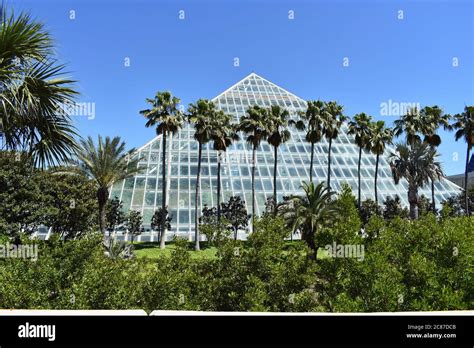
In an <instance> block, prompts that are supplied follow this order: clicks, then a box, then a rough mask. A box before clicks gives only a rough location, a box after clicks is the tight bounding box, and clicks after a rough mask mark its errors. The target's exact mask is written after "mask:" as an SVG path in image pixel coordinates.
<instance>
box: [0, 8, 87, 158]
mask: <svg viewBox="0 0 474 348" xmlns="http://www.w3.org/2000/svg"><path fill="white" fill-rule="evenodd" d="M53 53H54V48H53V45H52V39H51V37H50V35H49V33H48V32H47V31H46V30H45V29H44V26H43V24H41V23H39V22H36V21H34V20H33V19H32V18H31V17H30V16H29V15H28V14H25V13H20V14H19V15H18V16H14V15H13V14H11V15H7V14H6V12H5V10H4V8H2V7H1V5H0V86H1V87H0V138H2V146H1V148H2V149H6V150H15V151H24V152H26V153H27V154H28V155H29V156H31V157H32V158H33V160H34V164H35V165H36V166H39V167H46V166H48V165H57V164H60V163H62V162H67V161H68V160H69V159H71V158H72V155H73V154H74V152H75V151H76V150H77V148H78V146H77V143H76V141H75V139H74V137H75V136H77V133H76V130H75V128H74V127H73V125H72V120H71V118H70V116H69V115H68V114H67V113H66V112H64V106H65V105H73V102H74V98H75V97H76V95H77V92H76V91H75V90H74V89H73V87H72V85H73V83H74V81H72V80H69V79H67V78H65V77H64V66H63V65H60V64H57V62H56V60H55V59H54V58H53V57H52V55H53Z"/></svg>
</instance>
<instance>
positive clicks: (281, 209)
mask: <svg viewBox="0 0 474 348" xmlns="http://www.w3.org/2000/svg"><path fill="white" fill-rule="evenodd" d="M302 188H303V191H304V195H303V196H291V197H289V198H288V199H287V200H285V201H284V202H282V203H280V204H279V205H278V213H279V215H280V216H281V217H282V218H283V220H284V221H285V224H286V225H287V227H289V228H290V229H291V230H292V233H294V232H295V231H300V232H301V239H303V240H304V241H305V242H306V244H307V245H308V247H309V248H310V249H311V250H312V255H310V257H311V258H312V259H316V258H317V254H318V247H317V245H316V242H315V236H316V233H317V232H319V231H321V229H322V228H324V227H326V226H328V225H329V224H330V223H331V221H334V220H335V219H336V217H337V208H336V205H335V203H334V201H333V200H331V197H332V192H331V191H330V190H329V188H328V187H325V184H324V182H322V183H320V184H318V185H317V186H315V185H314V183H312V182H310V183H309V184H308V183H306V182H303V184H302Z"/></svg>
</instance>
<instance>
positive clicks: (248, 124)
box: [239, 105, 268, 227]
mask: <svg viewBox="0 0 474 348" xmlns="http://www.w3.org/2000/svg"><path fill="white" fill-rule="evenodd" d="M239 130H240V131H242V132H243V133H245V134H246V135H247V138H246V141H247V143H248V144H250V145H251V146H252V227H253V226H255V224H254V223H255V205H256V202H255V168H256V162H257V160H256V153H257V148H258V147H259V146H260V143H261V142H262V140H265V139H266V138H267V136H268V110H267V109H264V108H261V107H260V106H258V105H254V106H251V107H250V108H248V109H247V114H246V115H245V116H242V117H241V118H240V124H239Z"/></svg>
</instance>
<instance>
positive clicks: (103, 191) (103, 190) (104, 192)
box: [97, 187, 109, 238]
mask: <svg viewBox="0 0 474 348" xmlns="http://www.w3.org/2000/svg"><path fill="white" fill-rule="evenodd" d="M108 197H109V190H108V188H107V187H99V189H98V190H97V202H98V203H99V228H100V232H102V234H103V235H105V225H106V222H105V207H106V204H107V198H108ZM104 238H105V237H104Z"/></svg>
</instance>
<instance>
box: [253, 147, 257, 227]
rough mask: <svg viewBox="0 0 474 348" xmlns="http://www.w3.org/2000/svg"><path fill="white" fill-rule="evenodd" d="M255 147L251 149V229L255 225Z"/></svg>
mask: <svg viewBox="0 0 474 348" xmlns="http://www.w3.org/2000/svg"><path fill="white" fill-rule="evenodd" d="M256 153H257V147H256V146H255V145H254V147H253V151H252V231H253V229H254V226H255V167H256V163H255V162H256Z"/></svg>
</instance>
